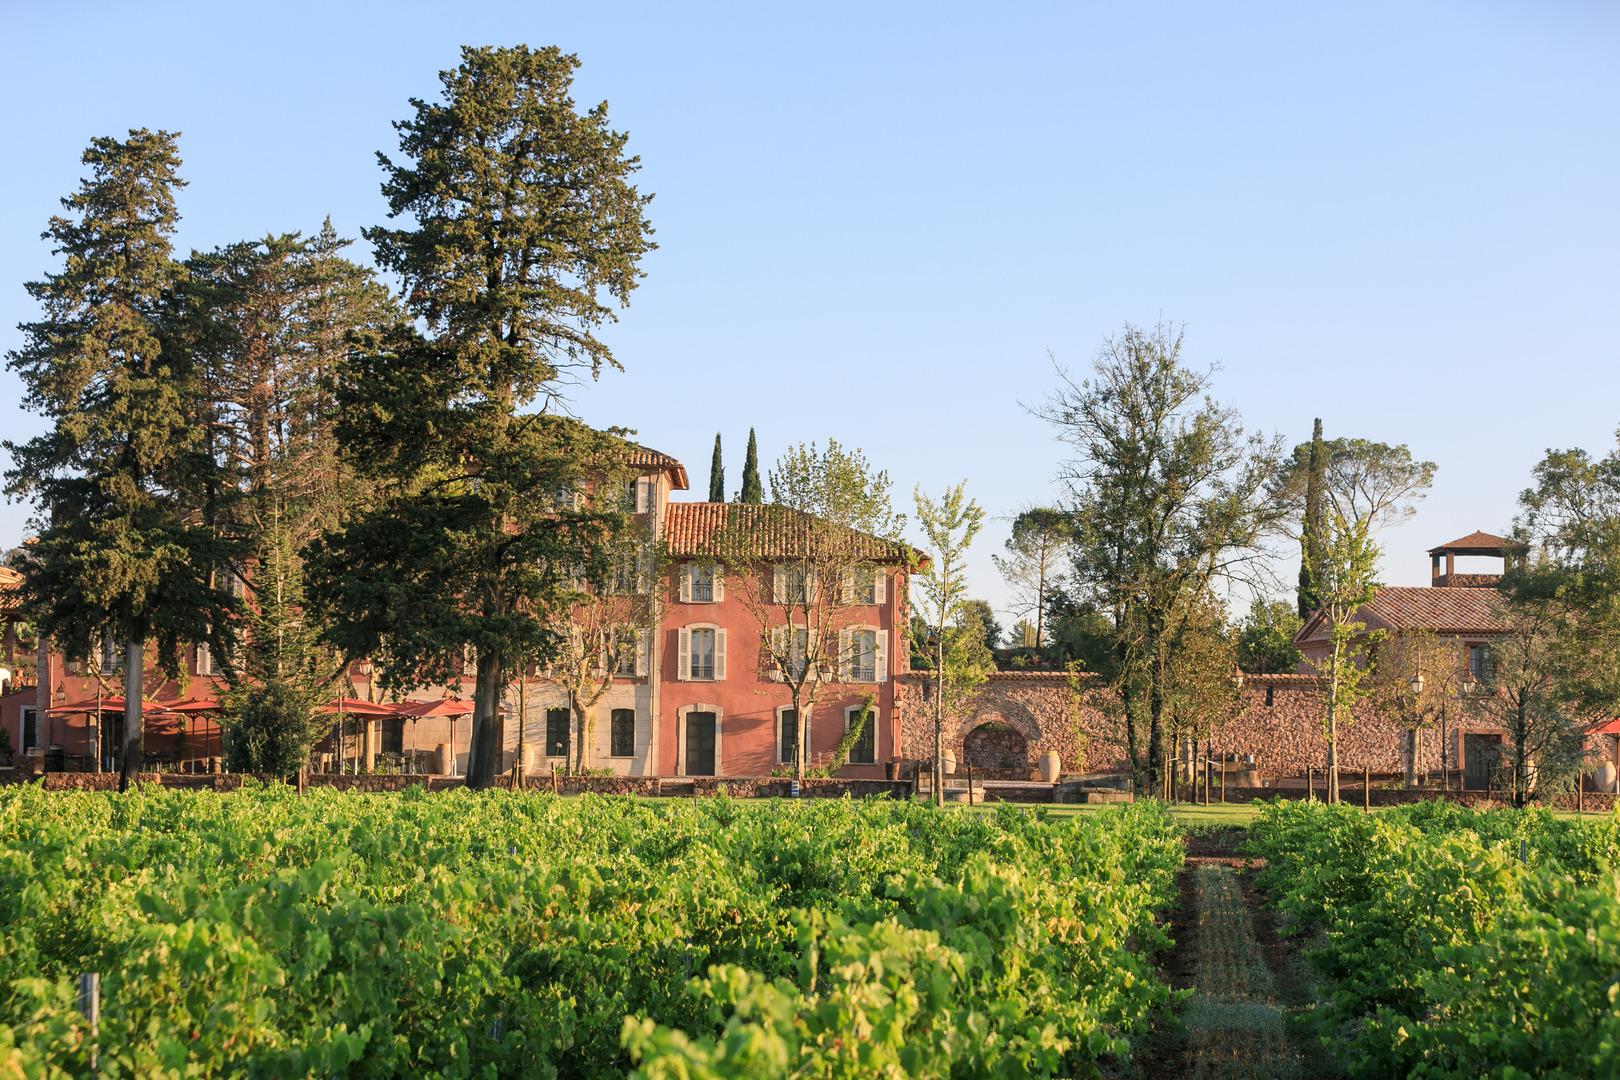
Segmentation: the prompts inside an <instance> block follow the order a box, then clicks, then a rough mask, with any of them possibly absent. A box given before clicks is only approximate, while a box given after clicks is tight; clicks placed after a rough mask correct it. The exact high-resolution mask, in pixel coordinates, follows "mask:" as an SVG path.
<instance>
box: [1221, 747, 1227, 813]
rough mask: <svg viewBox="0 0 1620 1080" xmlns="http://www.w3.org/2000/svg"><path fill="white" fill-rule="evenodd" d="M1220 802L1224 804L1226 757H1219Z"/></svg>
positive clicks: (1223, 755)
mask: <svg viewBox="0 0 1620 1080" xmlns="http://www.w3.org/2000/svg"><path fill="white" fill-rule="evenodd" d="M1221 802H1222V803H1224V802H1226V755H1225V754H1222V755H1221Z"/></svg>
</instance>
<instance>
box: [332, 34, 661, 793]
mask: <svg viewBox="0 0 1620 1080" xmlns="http://www.w3.org/2000/svg"><path fill="white" fill-rule="evenodd" d="M578 66H579V61H578V59H577V58H576V57H574V56H570V55H566V54H564V53H562V52H561V51H560V50H558V49H556V48H553V47H547V48H543V49H529V48H528V47H526V46H520V47H518V48H512V49H497V48H480V49H474V48H464V49H463V50H462V61H461V64H460V66H459V67H457V68H455V69H454V70H451V71H446V72H443V73H441V75H440V80H441V82H442V83H443V86H444V91H443V100H442V101H441V102H436V103H429V102H424V101H420V100H414V99H413V101H412V105H413V106H414V108H415V115H414V116H413V117H411V118H410V119H408V120H404V121H401V122H399V123H397V124H396V125H395V127H396V130H398V132H399V136H400V150H401V152H402V153H403V155H404V156H405V157H406V158H407V159H408V160H406V161H403V162H401V163H398V164H396V163H395V162H393V161H391V160H390V159H389V158H388V157H386V156H384V155H379V160H380V161H381V163H382V166H383V168H384V169H385V170H386V172H387V174H388V178H387V182H386V183H385V184H384V185H383V193H384V194H385V195H386V196H387V198H388V201H389V210H390V214H391V216H393V217H396V218H399V217H408V218H409V219H411V222H412V227H408V228H375V229H369V230H367V231H366V234H365V235H366V236H367V238H368V239H370V240H371V241H372V242H373V244H374V245H375V246H376V258H377V264H378V266H379V267H381V268H382V269H384V270H387V271H390V272H392V273H395V274H398V275H399V277H400V278H401V279H402V282H403V285H404V292H405V297H406V306H407V308H408V310H409V313H410V315H411V317H412V320H413V323H412V324H411V325H410V326H408V327H402V328H401V329H399V330H398V331H395V332H391V333H389V334H387V335H385V336H384V337H382V338H381V339H380V340H379V341H377V342H376V344H375V346H374V347H370V348H366V349H360V350H356V352H355V354H354V355H353V356H352V357H351V358H350V360H349V361H348V362H347V363H346V364H345V367H344V369H343V370H342V371H341V372H340V373H339V378H338V385H339V393H340V406H341V409H342V419H341V421H340V424H339V437H340V439H341V440H342V441H343V443H344V445H345V446H347V447H349V448H350V451H351V453H352V454H353V455H354V460H355V461H356V463H357V464H358V465H360V466H362V467H363V468H364V470H365V471H366V472H367V474H368V475H369V477H370V478H371V479H372V480H373V482H374V483H375V484H376V485H377V496H376V503H375V505H374V506H373V507H372V508H371V509H370V510H368V511H367V512H366V513H364V514H363V515H360V516H359V517H358V518H357V519H356V520H355V521H353V522H351V523H350V524H348V525H347V526H345V527H343V528H342V529H340V530H337V531H335V532H334V533H332V534H330V535H329V536H328V537H327V538H326V539H325V540H323V541H321V542H320V543H319V544H318V546H317V547H316V548H314V549H312V552H311V558H310V571H311V573H310V582H309V595H310V598H311V601H312V603H313V604H314V605H315V606H317V607H318V608H320V609H321V610H322V611H324V612H326V613H328V614H329V615H330V616H331V617H332V618H333V619H334V624H333V625H334V629H333V631H332V633H331V636H332V639H333V640H334V641H335V642H337V643H338V644H339V645H340V647H341V648H342V649H343V651H344V652H346V653H348V654H350V655H355V656H360V655H370V656H372V659H373V663H374V664H378V665H379V666H380V667H381V675H382V678H383V681H384V683H385V685H394V686H404V685H419V684H421V683H423V682H428V681H447V680H449V679H451V678H459V676H460V673H461V670H462V666H463V664H464V662H465V661H464V655H465V653H464V650H465V649H466V648H468V647H470V648H472V649H473V650H474V655H475V657H476V671H477V690H476V693H475V696H474V713H473V744H472V753H471V764H470V766H469V768H468V777H467V779H468V783H469V785H470V786H472V787H475V788H482V787H488V786H489V785H490V784H491V783H492V782H493V780H494V775H495V761H496V751H497V747H496V745H495V738H496V732H497V723H498V717H499V710H500V699H501V692H502V688H503V686H505V685H506V683H507V681H508V679H509V677H510V673H511V670H512V669H513V668H514V667H516V666H517V665H518V664H520V663H522V664H527V663H530V662H540V663H544V662H545V661H546V660H548V659H549V658H550V656H551V655H552V654H553V653H554V651H555V648H556V642H557V640H558V630H557V627H559V626H561V625H565V624H566V608H567V602H568V598H569V597H570V596H571V595H573V593H572V591H571V587H572V586H573V584H575V582H576V580H577V577H578V576H579V575H580V574H581V573H583V574H584V575H585V576H586V577H589V578H590V579H592V581H593V582H594V581H601V582H603V583H604V584H606V581H607V578H608V575H609V574H611V573H612V572H613V571H615V570H617V569H618V568H616V567H604V566H603V565H601V563H602V560H601V559H600V558H598V555H599V552H600V549H601V544H600V541H601V539H602V538H603V537H604V536H605V535H609V534H611V535H617V534H618V533H620V532H622V530H624V529H625V528H627V527H628V518H627V515H626V514H625V513H624V512H623V507H622V506H621V505H620V503H619V501H618V500H617V499H612V498H608V499H603V500H601V505H597V504H596V503H595V502H593V501H592V500H591V499H589V498H587V497H586V494H585V489H586V488H587V487H588V486H589V482H590V481H591V480H592V479H594V478H596V477H598V476H602V475H604V474H609V475H613V474H615V468H616V466H622V464H623V461H622V459H623V457H624V449H625V444H623V443H622V442H620V441H619V440H617V439H612V438H610V437H608V436H605V435H602V434H600V433H596V432H591V431H589V430H587V429H585V428H584V427H583V425H580V424H577V423H574V422H572V421H569V420H567V419H565V418H560V417H557V416H555V415H550V414H548V413H546V412H544V411H540V412H535V411H532V410H530V409H529V408H528V406H530V405H531V404H532V403H533V402H534V401H535V399H536V398H539V397H542V396H549V395H551V394H553V393H554V392H555V388H556V385H557V382H558V380H559V378H560V377H561V376H562V374H563V370H564V369H565V368H575V369H579V368H584V369H588V370H589V372H590V374H591V375H592V377H593V378H594V377H595V376H597V375H598V374H599V373H600V371H601V369H602V367H603V366H604V365H607V366H613V367H617V366H618V365H617V362H616V361H615V360H614V359H613V355H612V353H611V351H610V350H609V349H608V347H607V345H606V344H605V343H604V342H602V341H600V340H599V339H598V338H597V337H596V336H595V332H594V331H595V330H596V328H597V327H599V326H600V325H601V324H602V323H603V322H606V321H610V320H612V319H613V318H614V310H613V306H612V304H613V302H614V301H617V302H618V304H619V305H621V306H622V305H625V304H628V302H629V299H630V293H631V291H632V290H633V289H634V288H635V287H636V285H637V284H638V283H639V280H640V278H641V276H642V271H641V270H640V269H639V264H640V260H641V257H642V256H643V255H644V254H645V253H646V252H647V251H649V250H650V249H651V248H652V247H653V244H652V241H651V239H650V233H651V231H652V230H651V226H650V225H649V224H648V222H647V221H646V219H645V218H644V216H643V211H644V210H645V208H646V205H647V202H648V201H649V199H650V198H651V197H650V196H643V195H641V194H640V193H638V192H637V190H636V189H635V187H634V186H633V185H632V184H631V183H630V179H631V177H632V176H633V174H634V173H635V172H636V170H637V169H638V168H639V167H640V164H639V160H638V159H637V158H634V157H630V156H626V154H625V153H624V147H625V141H626V136H624V135H623V134H621V133H619V132H616V131H613V130H612V129H611V128H609V127H608V122H607V106H606V104H605V103H604V104H601V105H598V106H596V107H594V108H592V109H590V110H588V111H586V112H578V111H576V110H575V107H574V103H573V101H572V99H571V98H570V97H569V90H570V87H571V85H572V81H573V73H574V70H575V69H576V68H577V67H578ZM598 490H599V491H606V490H607V489H606V488H605V487H601V486H598ZM384 634H386V635H387V649H386V651H384V650H382V649H381V645H382V640H383V635H384Z"/></svg>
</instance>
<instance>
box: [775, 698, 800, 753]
mask: <svg viewBox="0 0 1620 1080" xmlns="http://www.w3.org/2000/svg"><path fill="white" fill-rule="evenodd" d="M798 748H799V714H798V713H796V712H794V711H793V710H792V709H783V710H782V740H781V745H780V746H779V747H778V748H777V752H778V757H777V759H776V760H777V761H778V762H780V763H781V764H784V765H791V764H793V762H794V761H795V760H797V754H798Z"/></svg>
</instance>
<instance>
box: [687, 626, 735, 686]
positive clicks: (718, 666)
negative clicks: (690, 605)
mask: <svg viewBox="0 0 1620 1080" xmlns="http://www.w3.org/2000/svg"><path fill="white" fill-rule="evenodd" d="M694 630H713V631H714V678H712V679H694V678H693V677H692V631H694ZM676 639H677V640H676V648H675V678H676V680H677V681H679V682H725V681H726V629H725V627H723V626H720V625H718V624H717V623H688V624H687V625H685V626H683V627H681V628H680V629H679V630H677V631H676Z"/></svg>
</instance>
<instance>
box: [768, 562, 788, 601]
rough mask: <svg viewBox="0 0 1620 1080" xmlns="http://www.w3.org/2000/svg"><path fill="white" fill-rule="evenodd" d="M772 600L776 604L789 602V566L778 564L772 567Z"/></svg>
mask: <svg viewBox="0 0 1620 1080" xmlns="http://www.w3.org/2000/svg"><path fill="white" fill-rule="evenodd" d="M771 575H772V580H771V602H772V603H775V604H785V603H787V567H785V566H782V565H780V564H779V565H777V566H773V567H771Z"/></svg>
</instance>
